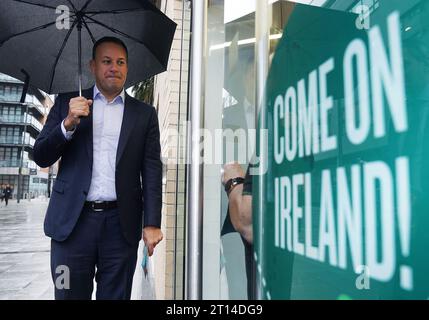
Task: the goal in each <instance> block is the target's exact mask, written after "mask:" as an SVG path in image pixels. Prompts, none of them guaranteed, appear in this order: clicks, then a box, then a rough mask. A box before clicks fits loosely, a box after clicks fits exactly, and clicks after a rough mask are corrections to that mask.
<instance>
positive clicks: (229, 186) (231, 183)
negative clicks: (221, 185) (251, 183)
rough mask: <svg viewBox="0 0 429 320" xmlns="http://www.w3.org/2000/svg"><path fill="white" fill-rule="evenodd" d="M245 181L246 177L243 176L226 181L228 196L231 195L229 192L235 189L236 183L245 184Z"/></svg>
mask: <svg viewBox="0 0 429 320" xmlns="http://www.w3.org/2000/svg"><path fill="white" fill-rule="evenodd" d="M243 183H244V178H242V177H236V178H232V179H229V180H228V181H227V182H226V183H225V191H226V193H227V194H228V196H229V193H230V192H231V191H232V189H234V187H235V186H236V185H239V184H243Z"/></svg>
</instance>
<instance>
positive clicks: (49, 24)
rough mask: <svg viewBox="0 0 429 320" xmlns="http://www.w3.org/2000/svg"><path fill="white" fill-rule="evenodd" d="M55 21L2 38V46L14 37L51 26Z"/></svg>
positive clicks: (0, 43)
mask: <svg viewBox="0 0 429 320" xmlns="http://www.w3.org/2000/svg"><path fill="white" fill-rule="evenodd" d="M55 23H56V21H54V22H50V23H47V24H44V25H41V26H38V27H34V28H32V29H29V30H25V31H22V32H19V33H15V34H13V35H11V36H10V37H8V38H6V39H5V40H2V41H1V42H0V46H1V45H3V44H4V43H5V42H6V41H9V40H10V39H13V38H15V37H18V36H21V35H23V34H26V33H30V32H34V31H38V30H41V29H45V28H47V27H50V26H52V25H54V24H55Z"/></svg>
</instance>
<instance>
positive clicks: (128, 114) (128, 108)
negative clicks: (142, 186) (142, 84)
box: [116, 93, 138, 166]
mask: <svg viewBox="0 0 429 320" xmlns="http://www.w3.org/2000/svg"><path fill="white" fill-rule="evenodd" d="M137 117H138V111H137V106H136V105H135V103H134V102H133V100H131V99H129V96H128V94H127V93H125V102H124V115H123V118H122V125H121V133H120V135H119V142H118V149H117V152H116V166H117V165H118V163H119V161H120V160H121V157H122V155H123V153H124V150H125V146H126V145H127V141H128V139H129V137H130V135H131V131H132V130H133V128H134V125H135V122H136V120H137Z"/></svg>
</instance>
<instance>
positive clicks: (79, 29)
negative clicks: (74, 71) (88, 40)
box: [77, 18, 82, 97]
mask: <svg viewBox="0 0 429 320" xmlns="http://www.w3.org/2000/svg"><path fill="white" fill-rule="evenodd" d="M79 19H81V18H79ZM77 43H78V45H77V46H78V48H77V54H78V65H79V66H78V67H79V71H78V73H79V97H82V21H81V20H79V22H78V23H77Z"/></svg>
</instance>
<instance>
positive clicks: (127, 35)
mask: <svg viewBox="0 0 429 320" xmlns="http://www.w3.org/2000/svg"><path fill="white" fill-rule="evenodd" d="M85 17H86V18H88V19H89V20H92V21H93V22H94V23H96V24H99V25H100V26H102V27H105V28H106V29H109V30H110V31H112V32H113V33H116V34H119V35H121V36H123V37H125V38H128V39H131V40H133V41H135V42H137V43H140V44H142V45H144V46H145V48H146V49H147V50H149V51H150V53H152V55H153V56H154V57H156V55H155V54H154V53H153V52H152V50H151V49H150V48H149V47H148V46H147V45H146V44H145V43H144V42H143V41H141V40H140V39H137V38H134V37H133V36H130V35H129V34H126V33H124V32H122V31H120V30H118V29H115V28H113V27H109V26H108V25H106V24H104V23H102V22H100V21H98V20H95V19H94V18H91V17H89V16H87V15H85Z"/></svg>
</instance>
